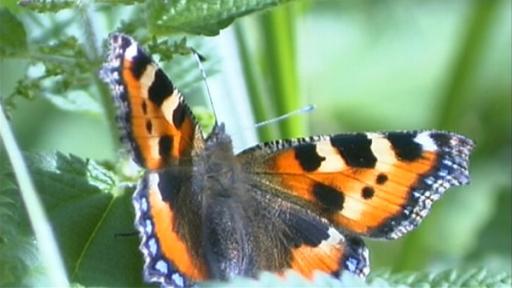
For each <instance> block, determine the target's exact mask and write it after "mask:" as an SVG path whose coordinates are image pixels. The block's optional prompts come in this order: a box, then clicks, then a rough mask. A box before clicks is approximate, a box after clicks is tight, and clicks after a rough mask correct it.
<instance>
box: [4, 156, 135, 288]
mask: <svg viewBox="0 0 512 288" xmlns="http://www.w3.org/2000/svg"><path fill="white" fill-rule="evenodd" d="M26 158H27V162H28V166H29V167H30V170H31V174H32V177H33V180H34V182H35V184H36V187H37V190H38V191H39V193H40V196H41V199H42V201H43V203H44V205H45V207H46V211H47V213H48V216H49V218H50V220H51V223H52V227H53V228H54V232H55V234H56V238H57V239H58V242H59V247H60V250H61V253H62V255H63V258H64V262H65V265H66V270H67V272H68V275H69V278H70V281H73V282H75V283H78V284H81V285H86V286H100V285H101V286H105V285H106V286H119V285H121V286H140V285H141V284H142V255H141V254H140V253H139V252H138V242H139V239H138V237H137V236H136V234H134V236H125V237H121V236H119V237H118V235H121V234H132V232H134V231H135V229H134V227H133V219H134V215H133V208H132V204H131V194H132V193H131V192H132V190H133V186H130V187H128V189H125V188H124V186H122V185H121V184H120V180H119V178H118V177H117V176H116V175H115V174H113V173H112V172H111V171H109V170H108V169H106V168H105V167H104V166H102V165H100V164H98V163H96V162H94V161H90V160H82V159H80V158H78V157H76V156H72V155H70V156H66V155H63V154H61V153H55V154H38V155H26ZM2 183H4V182H2ZM1 200H2V198H0V208H1V207H4V206H7V205H4V204H3V201H1ZM10 202H13V201H10ZM2 211H4V210H2V209H0V216H1V215H3V214H1V212H2ZM9 211H16V213H20V211H23V209H21V207H16V208H15V209H11V210H9ZM23 218H24V217H23ZM16 219H20V217H17V218H16ZM2 223H3V222H2ZM7 223H8V227H9V229H13V230H16V231H18V230H20V231H23V229H25V230H27V228H28V224H26V225H21V226H20V225H19V223H18V222H12V221H11V222H7ZM24 223H26V221H25V222H24ZM0 228H1V227H0ZM0 232H2V231H1V229H0ZM13 234H14V235H17V233H13ZM26 234H27V233H25V234H21V235H26ZM27 239H31V238H27ZM25 242H27V241H25ZM30 243H31V244H33V242H30ZM18 245H19V244H18ZM9 247H10V246H9ZM32 249H33V247H32ZM5 250H7V248H5V249H2V244H0V255H3V254H2V251H5ZM25 250H27V249H24V250H20V249H18V250H16V251H19V252H17V253H18V255H17V257H14V258H13V257H9V258H4V257H0V261H4V259H5V261H6V262H7V263H6V264H8V265H0V267H12V266H13V265H18V266H20V265H19V264H16V263H17V262H16V261H14V260H15V259H20V258H21V259H23V257H24V256H23V255H24V253H25V254H26V252H23V251H25ZM29 251H31V250H30V249H29ZM18 262H19V261H18ZM0 263H1V262H0ZM2 264H4V263H2ZM16 267H17V266H16ZM23 267H32V268H31V269H24V270H22V269H21V268H20V269H18V270H20V271H24V272H23V274H22V275H25V274H30V273H31V272H29V273H27V272H26V271H33V270H37V269H36V268H37V267H34V265H31V266H30V265H29V263H26V264H25V266H23ZM18 270H16V271H18ZM2 272H3V271H2V270H1V269H0V273H2ZM20 273H21V272H20ZM4 274H7V273H5V272H4V273H3V274H0V276H3V275H4ZM10 274H12V275H13V276H10V277H9V278H4V277H2V278H0V279H17V278H16V277H17V275H18V274H15V273H14V272H10ZM19 279H20V278H18V280H17V281H19ZM13 281H14V280H13ZM32 282H33V281H32ZM0 283H2V282H0ZM20 283H21V282H12V283H11V282H7V284H12V285H15V286H16V285H20ZM33 283H35V282H33Z"/></svg>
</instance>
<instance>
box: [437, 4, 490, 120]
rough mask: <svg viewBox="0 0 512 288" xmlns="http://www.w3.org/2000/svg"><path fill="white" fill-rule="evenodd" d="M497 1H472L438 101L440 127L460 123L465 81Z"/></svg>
mask: <svg viewBox="0 0 512 288" xmlns="http://www.w3.org/2000/svg"><path fill="white" fill-rule="evenodd" d="M499 3H500V0H490V1H480V0H474V1H473V4H472V5H473V7H472V11H471V13H472V14H471V15H470V16H469V17H468V24H467V30H466V35H465V39H463V40H462V41H461V49H460V51H459V53H457V55H458V57H457V58H456V59H455V62H454V65H453V68H452V73H450V74H451V79H449V80H448V84H447V87H446V90H445V95H444V97H442V98H441V99H442V103H440V114H439V117H438V123H437V126H436V127H440V128H442V129H448V130H451V129H454V128H456V127H457V126H458V125H457V124H460V121H458V120H459V119H461V118H462V117H461V116H462V115H463V114H464V113H465V112H466V108H465V106H464V105H463V103H464V101H465V99H466V98H467V95H468V91H467V90H466V89H467V88H468V84H469V82H470V80H471V77H472V76H473V73H474V72H475V70H476V68H475V66H476V65H478V59H479V56H480V55H481V54H482V49H483V48H484V45H485V44H486V43H487V41H486V37H487V36H488V34H489V31H490V28H491V27H490V26H491V22H492V20H493V17H494V16H495V15H496V10H497V9H496V8H497V7H499Z"/></svg>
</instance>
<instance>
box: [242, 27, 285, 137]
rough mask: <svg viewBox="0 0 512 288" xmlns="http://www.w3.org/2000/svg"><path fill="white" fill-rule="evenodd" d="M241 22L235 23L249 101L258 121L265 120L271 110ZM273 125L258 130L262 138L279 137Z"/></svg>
mask: <svg viewBox="0 0 512 288" xmlns="http://www.w3.org/2000/svg"><path fill="white" fill-rule="evenodd" d="M241 25H242V24H241V23H240V22H237V23H235V24H234V28H235V36H236V39H237V44H238V54H239V56H240V60H241V62H242V69H243V73H244V79H245V83H246V85H247V90H248V91H247V92H248V93H249V101H250V102H251V107H252V110H253V113H254V117H255V120H256V122H260V121H265V120H268V119H269V118H270V115H271V114H270V113H269V112H270V111H269V109H268V108H269V107H268V105H267V104H266V103H265V96H264V93H263V89H262V87H261V85H260V84H261V83H260V81H258V80H259V79H261V78H258V77H257V75H256V70H257V69H256V65H255V63H254V61H253V60H252V57H251V55H250V52H249V47H248V46H249V45H248V43H247V41H246V37H245V36H244V29H243V27H242V26H241ZM272 128H273V127H272V126H263V127H261V128H260V129H259V130H258V134H259V136H260V138H261V139H264V140H270V139H274V138H276V137H277V135H276V133H275V130H274V129H272Z"/></svg>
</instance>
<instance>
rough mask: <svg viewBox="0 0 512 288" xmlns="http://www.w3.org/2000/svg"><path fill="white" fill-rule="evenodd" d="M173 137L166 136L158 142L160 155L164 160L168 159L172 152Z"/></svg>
mask: <svg viewBox="0 0 512 288" xmlns="http://www.w3.org/2000/svg"><path fill="white" fill-rule="evenodd" d="M172 142H173V141H172V137H171V136H169V135H164V136H162V137H160V140H158V154H160V156H162V158H164V159H168V158H169V156H170V154H171V151H172V144H173V143H172Z"/></svg>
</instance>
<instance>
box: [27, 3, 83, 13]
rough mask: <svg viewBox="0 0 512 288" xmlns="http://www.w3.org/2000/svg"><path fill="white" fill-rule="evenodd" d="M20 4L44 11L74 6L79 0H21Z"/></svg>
mask: <svg viewBox="0 0 512 288" xmlns="http://www.w3.org/2000/svg"><path fill="white" fill-rule="evenodd" d="M19 5H20V6H22V7H25V8H28V9H30V10H32V11H35V12H39V13H44V12H59V11H60V10H63V9H69V8H72V7H74V6H76V5H77V2H76V1H73V0H21V1H19Z"/></svg>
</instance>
